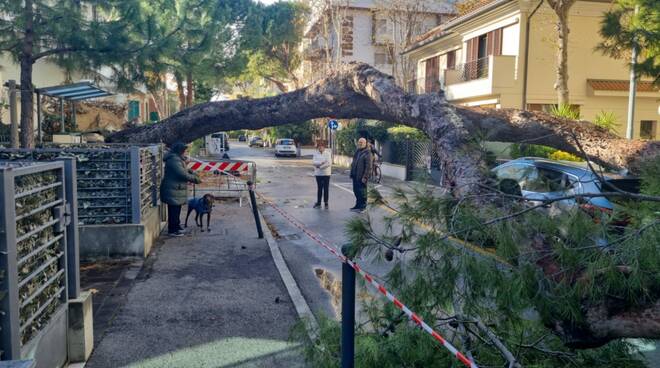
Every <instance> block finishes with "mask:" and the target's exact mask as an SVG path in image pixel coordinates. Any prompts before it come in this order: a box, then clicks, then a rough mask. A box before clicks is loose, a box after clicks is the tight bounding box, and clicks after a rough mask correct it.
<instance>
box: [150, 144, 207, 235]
mask: <svg viewBox="0 0 660 368" xmlns="http://www.w3.org/2000/svg"><path fill="white" fill-rule="evenodd" d="M187 148H188V147H187V146H186V145H185V144H183V143H181V142H177V143H174V144H173V145H172V147H171V148H170V152H168V153H167V154H166V155H165V157H164V158H163V161H165V174H164V175H163V181H162V182H161V183H160V198H161V200H162V201H163V202H164V203H166V204H167V220H168V222H167V233H168V235H171V236H183V232H182V230H183V229H182V228H181V219H180V218H179V217H180V216H181V206H182V205H184V204H185V203H186V201H187V200H188V183H195V184H199V183H201V182H202V181H201V180H200V179H199V177H198V176H197V175H195V174H194V173H193V172H192V171H188V169H186V162H185V159H184V153H185V152H186V149H187Z"/></svg>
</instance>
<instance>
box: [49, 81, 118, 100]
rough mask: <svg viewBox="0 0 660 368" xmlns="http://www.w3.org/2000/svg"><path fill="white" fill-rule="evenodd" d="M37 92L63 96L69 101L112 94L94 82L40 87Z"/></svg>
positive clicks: (62, 97)
mask: <svg viewBox="0 0 660 368" xmlns="http://www.w3.org/2000/svg"><path fill="white" fill-rule="evenodd" d="M37 92H39V93H40V94H41V95H44V96H50V97H55V98H61V99H64V100H69V101H81V100H86V99H89V98H96V97H105V96H110V95H112V93H110V92H108V91H106V90H104V89H101V88H99V87H97V86H95V85H94V84H92V82H80V83H73V84H65V85H62V86H52V87H44V88H38V89H37Z"/></svg>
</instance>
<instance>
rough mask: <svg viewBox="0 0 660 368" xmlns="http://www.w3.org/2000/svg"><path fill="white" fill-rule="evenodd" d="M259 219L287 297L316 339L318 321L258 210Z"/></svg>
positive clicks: (313, 338)
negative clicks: (287, 294)
mask: <svg viewBox="0 0 660 368" xmlns="http://www.w3.org/2000/svg"><path fill="white" fill-rule="evenodd" d="M259 219H260V220H261V224H262V225H263V226H266V228H267V229H266V231H264V238H266V242H267V243H268V248H269V249H270V254H271V255H272V257H273V261H275V266H276V267H277V271H278V272H279V273H280V277H281V278H282V282H284V286H285V287H286V290H287V292H288V293H289V297H290V298H291V301H292V302H293V305H294V307H295V308H296V313H298V317H300V319H301V320H302V321H303V323H304V324H305V330H306V331H307V335H308V336H309V338H310V339H311V340H312V341H314V340H316V337H317V331H318V330H319V324H318V321H317V320H316V317H315V316H314V314H313V313H312V310H311V309H310V308H309V305H308V304H307V301H306V300H305V297H304V296H303V295H302V292H301V291H300V288H299V287H298V283H297V282H296V280H295V279H294V278H293V275H292V274H291V271H290V270H289V266H287V264H286V261H284V257H283V256H282V252H281V251H280V247H279V245H278V244H277V241H276V240H275V238H273V234H272V233H271V232H270V228H268V226H267V225H266V220H265V219H264V216H263V215H262V214H261V211H259Z"/></svg>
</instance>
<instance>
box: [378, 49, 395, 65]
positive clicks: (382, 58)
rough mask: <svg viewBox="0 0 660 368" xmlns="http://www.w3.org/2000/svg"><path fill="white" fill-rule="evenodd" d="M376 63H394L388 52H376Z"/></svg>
mask: <svg viewBox="0 0 660 368" xmlns="http://www.w3.org/2000/svg"><path fill="white" fill-rule="evenodd" d="M374 63H375V64H376V65H390V64H392V58H390V54H388V53H387V52H383V51H380V52H376V53H375V54H374Z"/></svg>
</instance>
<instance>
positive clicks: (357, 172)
mask: <svg viewBox="0 0 660 368" xmlns="http://www.w3.org/2000/svg"><path fill="white" fill-rule="evenodd" d="M372 164H373V156H372V155H371V150H370V149H369V147H368V145H367V140H366V139H365V138H360V139H358V150H357V151H356V152H355V155H353V162H352V163H351V179H353V193H354V194H355V207H353V208H351V211H355V212H363V211H364V210H365V209H366V208H367V182H368V181H369V178H370V177H371V171H372V169H373V168H372Z"/></svg>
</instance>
